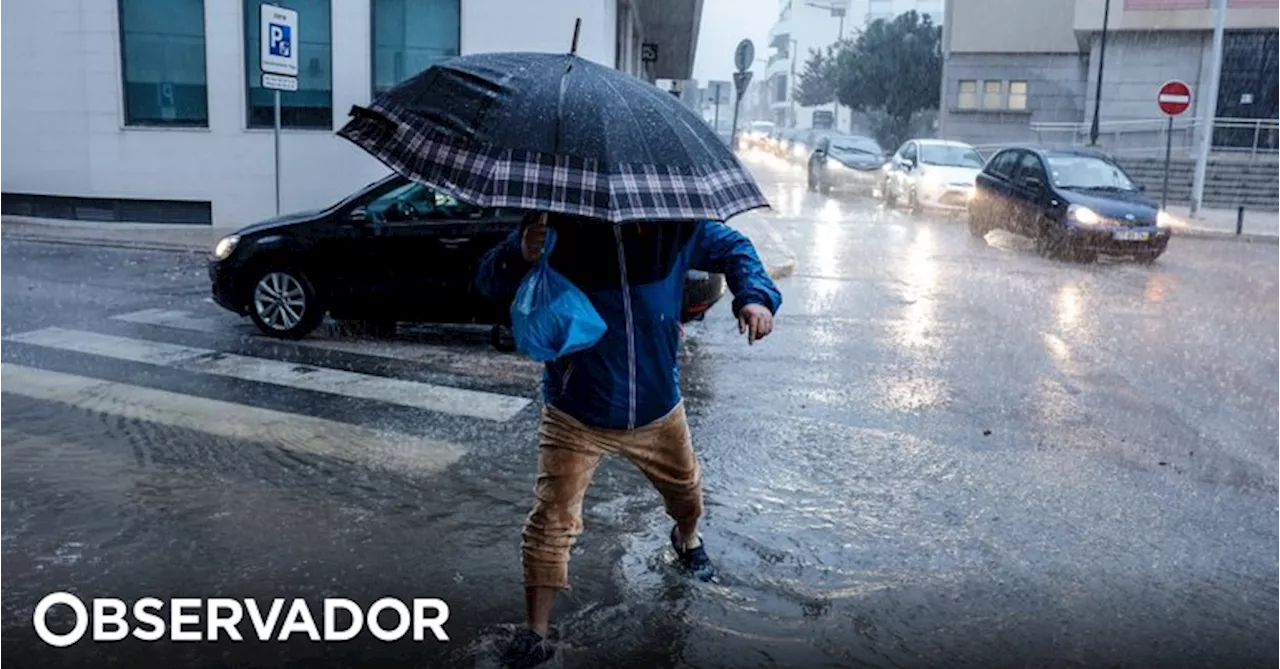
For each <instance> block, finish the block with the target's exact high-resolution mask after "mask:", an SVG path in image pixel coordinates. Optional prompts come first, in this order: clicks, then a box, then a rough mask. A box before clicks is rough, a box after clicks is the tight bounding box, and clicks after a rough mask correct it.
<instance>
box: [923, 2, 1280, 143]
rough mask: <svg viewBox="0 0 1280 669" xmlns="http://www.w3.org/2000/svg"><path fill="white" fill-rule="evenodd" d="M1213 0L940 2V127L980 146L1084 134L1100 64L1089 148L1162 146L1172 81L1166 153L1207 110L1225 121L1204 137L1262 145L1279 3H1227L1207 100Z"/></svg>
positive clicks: (1270, 113)
mask: <svg viewBox="0 0 1280 669" xmlns="http://www.w3.org/2000/svg"><path fill="white" fill-rule="evenodd" d="M1214 1H1215V0H1110V2H1109V5H1108V0H947V7H946V10H945V11H946V14H947V18H948V20H947V22H946V24H945V26H944V28H943V38H942V39H943V81H942V92H941V96H942V99H941V100H940V101H939V112H940V114H939V123H940V128H939V130H940V133H941V134H942V135H943V136H945V137H948V138H952V139H959V140H963V141H967V142H971V143H973V144H977V145H985V146H993V145H999V144H1002V143H1012V142H1028V141H1035V142H1055V143H1056V142H1064V143H1066V142H1080V141H1081V140H1087V139H1088V131H1089V126H1090V125H1091V124H1092V119H1093V116H1094V109H1095V101H1096V100H1097V97H1096V96H1097V92H1098V86H1097V82H1098V76H1099V75H1098V71H1099V68H1100V67H1101V70H1102V87H1101V104H1100V108H1099V112H1098V121H1099V124H1098V125H1099V130H1100V133H1099V144H1102V145H1104V146H1108V147H1111V148H1114V149H1117V150H1125V151H1129V150H1134V151H1136V150H1140V149H1143V148H1147V149H1159V150H1161V151H1162V150H1163V141H1162V138H1163V136H1164V135H1163V133H1164V128H1165V123H1166V120H1165V117H1164V116H1163V115H1162V114H1161V113H1160V111H1159V109H1158V108H1157V106H1156V91H1157V90H1158V89H1159V87H1160V85H1161V84H1162V83H1164V82H1166V81H1169V80H1171V79H1180V80H1182V81H1185V82H1187V83H1188V84H1189V85H1190V86H1191V88H1192V91H1193V96H1192V97H1193V102H1192V105H1193V106H1192V108H1191V109H1189V110H1188V111H1187V112H1186V113H1185V114H1184V115H1183V117H1182V118H1180V119H1179V120H1178V121H1177V122H1176V125H1175V134H1174V142H1175V147H1176V148H1175V150H1183V151H1189V150H1190V149H1191V147H1192V146H1193V145H1194V142H1195V133H1196V129H1195V126H1196V122H1195V121H1194V119H1198V118H1205V117H1206V116H1208V115H1213V116H1214V117H1217V118H1221V119H1227V120H1225V121H1224V122H1222V123H1221V124H1220V125H1222V126H1225V127H1220V128H1219V129H1218V130H1216V131H1215V137H1214V140H1215V144H1219V145H1223V146H1226V145H1229V144H1237V145H1239V144H1245V143H1251V142H1255V141H1257V142H1258V143H1259V144H1261V145H1262V148H1266V147H1270V148H1271V149H1274V148H1275V146H1276V144H1275V140H1276V138H1275V132H1274V127H1275V126H1274V122H1272V123H1267V122H1266V121H1267V120H1272V121H1274V119H1275V118H1276V112H1277V108H1276V82H1277V66H1276V63H1277V53H1278V47H1277V28H1278V27H1280V3H1277V1H1276V0H1229V4H1228V10H1227V14H1226V20H1225V39H1224V59H1223V70H1222V79H1221V85H1220V90H1219V95H1218V99H1217V100H1206V99H1205V98H1204V97H1203V96H1200V95H1197V94H1196V93H1198V92H1199V91H1204V90H1207V89H1208V86H1209V78H1210V72H1211V69H1212V60H1213V25H1214V11H1213V9H1212V7H1213V4H1214ZM1104 14H1105V15H1106V26H1107V39H1106V51H1105V55H1104V54H1103V51H1102V32H1103V30H1102V29H1103V19H1104ZM993 17H999V20H998V21H997V20H993ZM1254 121H1257V122H1254ZM1268 127H1270V128H1272V129H1271V130H1270V131H1268V130H1267V128H1268Z"/></svg>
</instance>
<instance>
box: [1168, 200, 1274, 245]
mask: <svg viewBox="0 0 1280 669" xmlns="http://www.w3.org/2000/svg"><path fill="white" fill-rule="evenodd" d="M1168 212H1169V213H1170V214H1172V215H1174V216H1176V217H1177V218H1178V221H1179V223H1180V224H1179V225H1175V226H1173V227H1172V228H1170V229H1171V230H1172V232H1173V234H1174V235H1177V236H1182V237H1206V238H1211V239H1223V238H1230V239H1240V240H1241V241H1250V242H1272V243H1275V242H1276V241H1277V240H1278V239H1280V211H1276V210H1274V209H1272V210H1269V211H1264V210H1261V209H1254V210H1250V209H1245V211H1244V225H1243V226H1242V230H1241V233H1240V235H1239V237H1237V236H1236V216H1237V212H1236V210H1234V209H1201V210H1200V211H1199V213H1197V214H1196V216H1195V217H1194V218H1192V217H1191V216H1190V209H1189V208H1188V207H1186V206H1180V205H1174V206H1171V207H1169V208H1168Z"/></svg>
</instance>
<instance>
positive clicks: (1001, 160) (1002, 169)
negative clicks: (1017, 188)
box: [987, 151, 1019, 179]
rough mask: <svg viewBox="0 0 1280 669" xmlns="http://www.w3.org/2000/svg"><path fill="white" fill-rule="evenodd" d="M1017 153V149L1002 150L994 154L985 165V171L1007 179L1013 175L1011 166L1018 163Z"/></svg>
mask: <svg viewBox="0 0 1280 669" xmlns="http://www.w3.org/2000/svg"><path fill="white" fill-rule="evenodd" d="M1018 153H1019V152H1018V151H1004V152H1002V153H998V154H996V157H994V158H992V159H991V163H990V164H989V165H988V166H987V171H988V172H990V173H991V174H995V175H998V176H1002V177H1004V178H1006V179H1008V178H1009V177H1011V176H1013V168H1014V166H1015V165H1017V164H1018Z"/></svg>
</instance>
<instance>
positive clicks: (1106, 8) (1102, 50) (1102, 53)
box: [1089, 0, 1111, 146]
mask: <svg viewBox="0 0 1280 669" xmlns="http://www.w3.org/2000/svg"><path fill="white" fill-rule="evenodd" d="M1110 19H1111V0H1107V2H1106V4H1105V5H1103V6H1102V44H1100V45H1098V87H1097V90H1095V91H1094V94H1093V122H1092V123H1090V124H1089V146H1097V145H1098V113H1099V112H1101V111H1102V66H1103V65H1104V64H1105V63H1106V61H1107V23H1109V22H1110Z"/></svg>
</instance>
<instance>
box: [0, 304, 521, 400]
mask: <svg viewBox="0 0 1280 669" xmlns="http://www.w3.org/2000/svg"><path fill="white" fill-rule="evenodd" d="M5 341H13V342H19V343H23V344H32V345H35V346H42V347H45V348H52V349H57V350H60V351H72V352H76V353H87V354H89V355H98V356H103V357H107V358H114V359H116V360H126V361H129V362H140V363H145V364H149V365H162V366H166V367H173V368H176V369H181V370H184V371H189V372H202V373H205V374H216V375H218V376H226V377H231V378H235V379H242V380H245V381H256V382H259V383H273V384H276V385H280V386H288V387H290V388H299V389H302V390H313V391H319V392H326V393H335V394H339V395H345V396H348V397H358V398H360V399H367V400H376V401H379V402H387V403H390V404H398V405H401V406H407V407H414V408H418V409H426V410H428V411H438V412H440V413H447V414H453V415H457V416H470V417H472V418H482V419H485V420H492V421H499V422H501V421H506V420H510V419H511V417H513V416H515V415H516V414H517V413H519V412H520V411H521V410H523V409H524V408H525V407H526V406H529V404H530V400H528V399H526V398H523V397H513V396H510V395H501V394H498V393H490V392H484V391H478V390H465V389H462V388H450V387H448V386H438V385H433V384H429V383H420V382H417V381H405V380H403V379H394V378H389V377H385V376H373V375H371V374H361V373H358V372H348V371H343V370H339V369H329V368H326V367H312V366H310V365H298V364H294V363H290V362H282V361H280V360H271V359H267V358H254V357H250V356H244V355H234V354H230V353H222V352H219V351H214V350H211V349H205V348H195V347H192V346H179V345H177V344H167V343H163V342H155V341H148V340H144V339H130V338H128V337H117V336H115V335H108V334H100V333H96V332H84V331H81V330H66V329H63V328H57V327H51V328H45V329H43V330H34V331H32V332H24V333H21V334H15V335H10V336H8V337H5Z"/></svg>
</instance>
